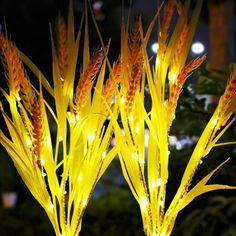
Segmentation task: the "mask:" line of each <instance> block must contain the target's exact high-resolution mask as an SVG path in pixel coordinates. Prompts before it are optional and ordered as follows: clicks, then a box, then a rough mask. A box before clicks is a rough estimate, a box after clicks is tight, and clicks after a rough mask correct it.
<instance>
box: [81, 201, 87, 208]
mask: <svg viewBox="0 0 236 236" xmlns="http://www.w3.org/2000/svg"><path fill="white" fill-rule="evenodd" d="M87 204H88V200H86V199H85V200H83V201H82V205H83V206H84V207H85V206H87Z"/></svg>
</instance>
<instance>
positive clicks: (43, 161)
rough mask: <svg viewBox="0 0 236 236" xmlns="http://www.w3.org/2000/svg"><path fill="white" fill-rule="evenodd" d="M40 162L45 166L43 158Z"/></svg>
mask: <svg viewBox="0 0 236 236" xmlns="http://www.w3.org/2000/svg"><path fill="white" fill-rule="evenodd" d="M40 162H41V165H42V166H44V165H45V160H44V159H43V158H41V160H40Z"/></svg>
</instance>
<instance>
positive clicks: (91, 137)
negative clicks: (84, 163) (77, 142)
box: [88, 133, 95, 143]
mask: <svg viewBox="0 0 236 236" xmlns="http://www.w3.org/2000/svg"><path fill="white" fill-rule="evenodd" d="M94 139H95V134H94V133H89V134H88V141H89V142H90V143H92V142H93V141H94Z"/></svg>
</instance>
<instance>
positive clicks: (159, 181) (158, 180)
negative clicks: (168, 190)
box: [152, 178, 163, 188]
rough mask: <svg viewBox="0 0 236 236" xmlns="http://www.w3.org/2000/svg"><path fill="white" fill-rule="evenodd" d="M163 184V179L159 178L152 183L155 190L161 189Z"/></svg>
mask: <svg viewBox="0 0 236 236" xmlns="http://www.w3.org/2000/svg"><path fill="white" fill-rule="evenodd" d="M162 182H163V181H162V179H161V178H158V179H157V180H156V181H154V182H153V183H152V187H153V188H156V187H160V186H161V185H162Z"/></svg>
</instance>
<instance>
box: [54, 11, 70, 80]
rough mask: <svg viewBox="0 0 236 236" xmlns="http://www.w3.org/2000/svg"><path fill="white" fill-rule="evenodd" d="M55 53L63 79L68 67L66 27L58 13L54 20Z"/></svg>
mask: <svg viewBox="0 0 236 236" xmlns="http://www.w3.org/2000/svg"><path fill="white" fill-rule="evenodd" d="M56 49H57V50H56V54H57V60H58V66H59V72H60V76H61V80H62V81H63V80H64V79H65V75H66V71H67V67H68V51H67V28H66V23H65V20H64V18H63V17H62V16H61V15H59V16H58V18H57V21H56Z"/></svg>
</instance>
